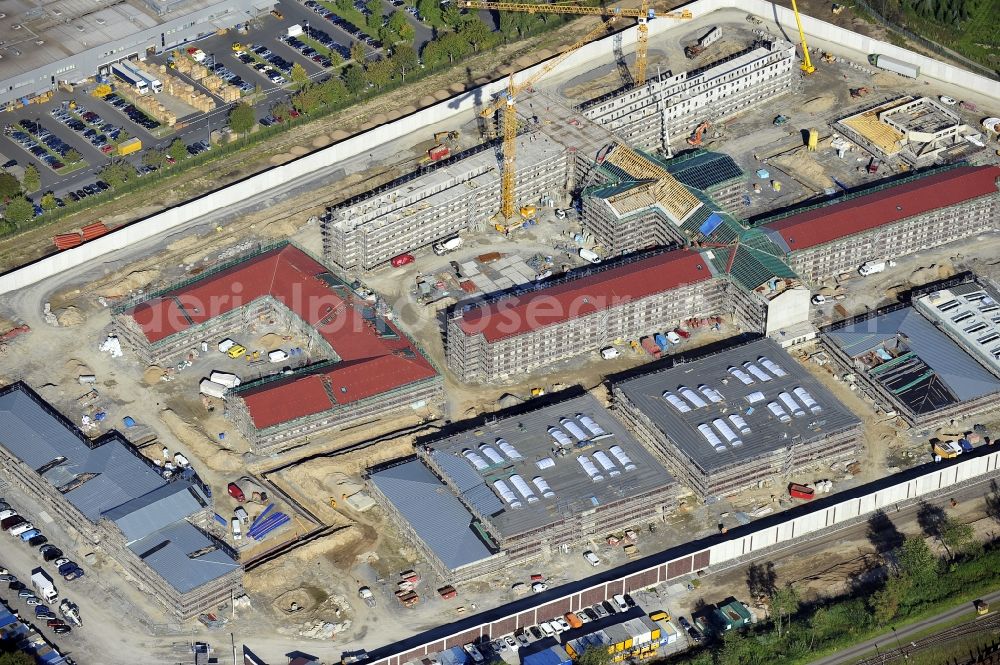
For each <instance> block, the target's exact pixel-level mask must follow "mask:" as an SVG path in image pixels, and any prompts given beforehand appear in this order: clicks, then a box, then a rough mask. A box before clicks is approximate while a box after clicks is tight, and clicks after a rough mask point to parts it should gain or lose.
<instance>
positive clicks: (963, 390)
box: [822, 273, 1000, 427]
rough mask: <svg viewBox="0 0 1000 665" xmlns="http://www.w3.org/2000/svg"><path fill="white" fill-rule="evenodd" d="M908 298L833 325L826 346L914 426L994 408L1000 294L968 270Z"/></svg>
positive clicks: (999, 376) (998, 393)
mask: <svg viewBox="0 0 1000 665" xmlns="http://www.w3.org/2000/svg"><path fill="white" fill-rule="evenodd" d="M908 300H909V302H904V303H899V304H896V305H893V306H891V307H887V308H884V309H881V310H876V311H873V312H869V313H868V314H865V315H863V316H860V317H857V318H854V319H849V320H846V321H841V322H838V323H835V324H833V325H831V326H828V327H827V328H825V329H824V330H823V334H822V340H823V344H824V346H825V347H826V348H827V349H828V350H829V352H830V354H831V356H832V357H833V358H834V359H835V360H836V361H838V362H839V363H840V364H841V365H842V366H843V367H844V368H845V369H846V370H847V371H848V372H850V373H851V374H853V375H854V376H855V377H856V378H857V381H858V384H859V385H860V386H861V387H862V390H863V391H864V392H865V393H866V394H867V395H868V396H869V397H870V398H871V399H872V400H873V401H874V402H875V403H876V404H878V405H880V406H881V408H882V409H883V410H884V411H887V412H888V411H892V412H895V413H896V414H898V415H900V416H901V417H902V418H903V419H904V420H906V421H907V422H908V423H909V424H910V425H912V426H914V427H930V426H933V425H935V424H937V423H940V422H944V421H950V420H952V419H959V420H960V419H962V418H964V417H966V416H969V415H972V414H974V413H978V412H981V411H984V410H987V409H995V408H996V404H997V399H998V398H1000V294H997V292H996V291H995V290H994V289H993V288H992V287H990V286H989V285H987V284H984V283H982V282H980V281H979V280H978V279H977V278H975V277H974V276H973V275H971V274H969V273H965V274H963V275H959V276H958V277H956V278H953V279H950V280H947V281H945V282H939V283H935V284H930V285H927V286H925V287H921V288H920V289H918V290H915V291H913V292H912V293H911V294H910V296H909V298H908Z"/></svg>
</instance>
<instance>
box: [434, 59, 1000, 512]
mask: <svg viewBox="0 0 1000 665" xmlns="http://www.w3.org/2000/svg"><path fill="white" fill-rule="evenodd" d="M420 55H421V58H422V59H423V61H424V65H426V66H427V67H431V68H432V69H433V68H434V67H438V66H439V65H442V64H444V63H445V62H446V61H447V60H448V54H447V53H445V51H444V48H443V47H442V46H441V42H436V41H429V42H427V43H426V44H424V49H423V50H422V51H421V52H420ZM998 521H1000V520H998Z"/></svg>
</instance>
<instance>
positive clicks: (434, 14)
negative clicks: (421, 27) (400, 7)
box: [417, 0, 441, 25]
mask: <svg viewBox="0 0 1000 665" xmlns="http://www.w3.org/2000/svg"><path fill="white" fill-rule="evenodd" d="M417 12H418V13H419V14H420V17H421V18H422V19H424V22H426V23H429V24H431V25H441V5H440V3H438V0H417Z"/></svg>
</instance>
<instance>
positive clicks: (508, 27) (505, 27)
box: [500, 12, 518, 41]
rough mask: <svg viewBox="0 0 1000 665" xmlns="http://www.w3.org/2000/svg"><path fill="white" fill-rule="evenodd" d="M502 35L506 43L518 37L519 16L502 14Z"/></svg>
mask: <svg viewBox="0 0 1000 665" xmlns="http://www.w3.org/2000/svg"><path fill="white" fill-rule="evenodd" d="M500 34H501V35H503V38H504V41H510V40H511V39H514V37H516V36H517V34H518V31H517V14H515V13H514V12H500Z"/></svg>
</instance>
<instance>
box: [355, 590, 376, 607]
mask: <svg viewBox="0 0 1000 665" xmlns="http://www.w3.org/2000/svg"><path fill="white" fill-rule="evenodd" d="M358 598H360V599H361V600H363V601H365V605H367V606H368V607H375V594H374V593H372V590H371V589H369V588H368V587H366V586H363V587H361V588H360V589H358Z"/></svg>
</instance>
